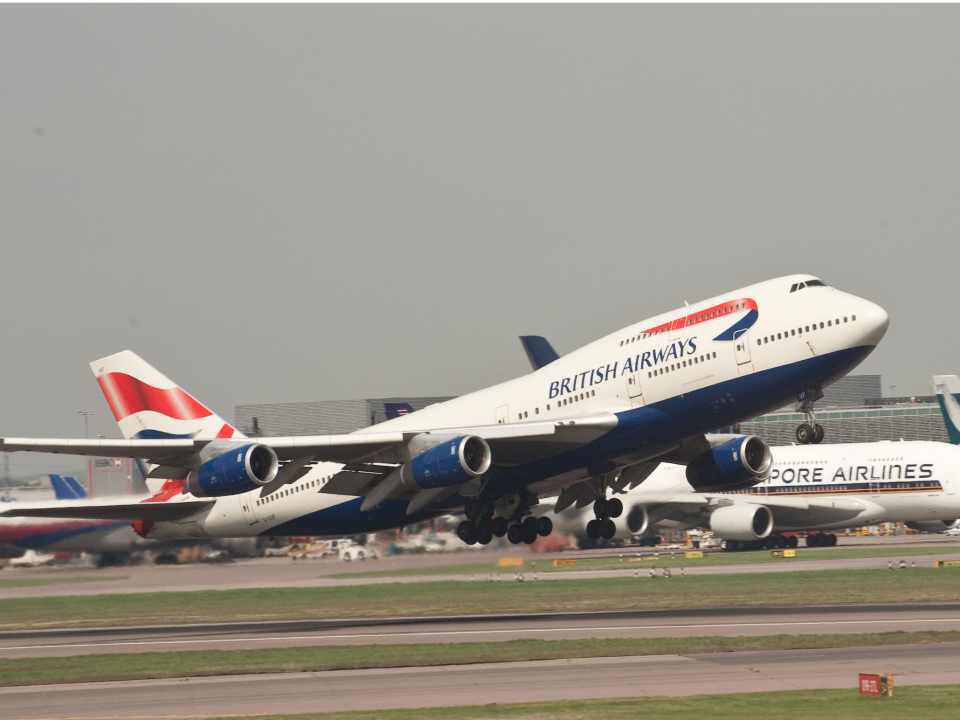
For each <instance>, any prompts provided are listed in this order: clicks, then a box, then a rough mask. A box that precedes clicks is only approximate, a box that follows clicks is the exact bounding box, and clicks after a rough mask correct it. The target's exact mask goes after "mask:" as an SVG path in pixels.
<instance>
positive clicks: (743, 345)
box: [733, 330, 750, 365]
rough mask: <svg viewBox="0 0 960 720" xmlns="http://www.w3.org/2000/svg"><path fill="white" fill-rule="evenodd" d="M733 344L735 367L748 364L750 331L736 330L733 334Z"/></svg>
mask: <svg viewBox="0 0 960 720" xmlns="http://www.w3.org/2000/svg"><path fill="white" fill-rule="evenodd" d="M733 343H734V348H735V353H736V356H737V365H745V364H747V363H749V362H750V331H749V330H738V331H737V332H735V333H734V334H733Z"/></svg>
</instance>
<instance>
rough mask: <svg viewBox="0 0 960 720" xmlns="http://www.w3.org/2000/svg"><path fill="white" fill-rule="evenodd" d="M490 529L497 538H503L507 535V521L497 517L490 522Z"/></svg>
mask: <svg viewBox="0 0 960 720" xmlns="http://www.w3.org/2000/svg"><path fill="white" fill-rule="evenodd" d="M490 528H491V529H492V530H493V534H494V536H495V537H503V536H504V535H506V534H507V521H506V519H505V518H502V517H495V518H494V519H493V520H491V521H490Z"/></svg>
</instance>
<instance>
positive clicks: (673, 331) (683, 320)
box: [669, 310, 687, 340]
mask: <svg viewBox="0 0 960 720" xmlns="http://www.w3.org/2000/svg"><path fill="white" fill-rule="evenodd" d="M686 329H687V314H686V313H685V312H684V311H683V310H678V311H677V314H676V315H674V316H673V320H672V321H671V322H670V335H669V339H670V340H679V339H680V338H682V337H683V332H684V330H686Z"/></svg>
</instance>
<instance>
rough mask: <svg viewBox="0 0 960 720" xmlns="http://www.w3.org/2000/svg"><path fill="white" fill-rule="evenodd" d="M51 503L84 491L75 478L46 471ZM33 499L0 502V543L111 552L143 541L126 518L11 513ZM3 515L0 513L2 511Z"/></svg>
mask: <svg viewBox="0 0 960 720" xmlns="http://www.w3.org/2000/svg"><path fill="white" fill-rule="evenodd" d="M50 484H51V485H52V486H53V492H54V495H55V497H56V498H57V502H56V503H55V506H58V505H59V506H61V507H62V506H63V505H66V504H67V503H70V502H73V501H77V500H84V499H85V498H86V497H87V491H86V490H85V489H84V488H83V485H81V484H80V483H79V482H77V479H76V478H73V477H62V476H60V475H53V474H51V475H50ZM33 506H35V503H24V502H17V501H14V502H9V503H0V509H2V510H3V511H5V512H0V545H12V546H14V547H18V548H22V549H26V550H44V551H46V552H89V553H98V554H99V553H104V552H111V553H115V552H118V551H124V550H128V549H130V547H131V546H132V545H134V544H136V543H138V542H141V543H142V542H143V541H142V540H141V539H140V538H139V537H137V535H136V533H135V532H134V531H133V528H131V527H130V523H129V521H126V520H103V519H77V518H42V517H15V515H16V513H15V512H13V511H15V510H17V509H18V508H23V507H33ZM4 514H5V515H6V517H3V515H4Z"/></svg>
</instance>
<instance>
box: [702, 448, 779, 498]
mask: <svg viewBox="0 0 960 720" xmlns="http://www.w3.org/2000/svg"><path fill="white" fill-rule="evenodd" d="M772 468H773V455H772V454H771V453H770V448H769V447H767V444H766V443H765V442H764V441H763V440H762V439H760V438H758V437H757V436H755V435H747V436H746V437H740V438H736V439H734V440H728V441H727V442H725V443H723V444H721V445H717V446H716V447H714V448H711V449H710V450H708V451H707V452H705V453H703V454H701V455H700V456H699V457H697V458H696V459H694V460H693V462H691V463H690V464H688V465H687V481H688V482H689V483H690V485H691V486H693V488H694V489H695V490H697V491H699V492H706V491H711V490H712V491H717V492H721V491H725V490H743V489H745V488H748V487H753V486H754V485H756V484H757V483H761V482H763V481H764V480H766V479H767V478H768V477H769V476H770V470H771V469H772Z"/></svg>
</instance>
